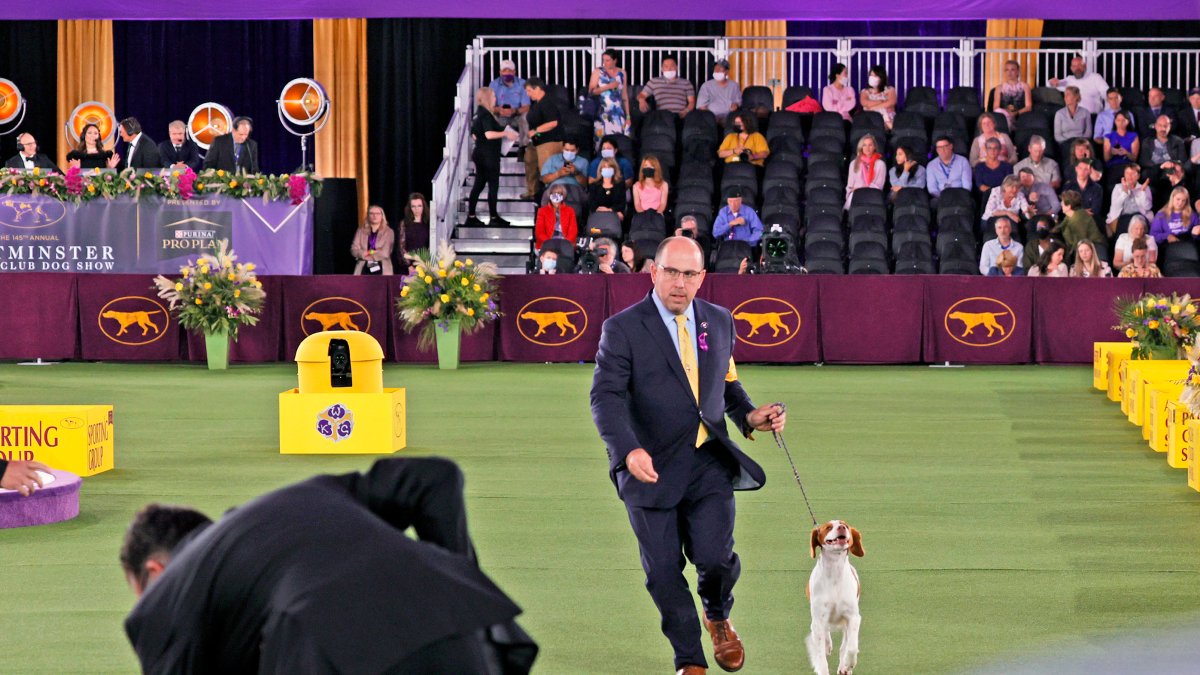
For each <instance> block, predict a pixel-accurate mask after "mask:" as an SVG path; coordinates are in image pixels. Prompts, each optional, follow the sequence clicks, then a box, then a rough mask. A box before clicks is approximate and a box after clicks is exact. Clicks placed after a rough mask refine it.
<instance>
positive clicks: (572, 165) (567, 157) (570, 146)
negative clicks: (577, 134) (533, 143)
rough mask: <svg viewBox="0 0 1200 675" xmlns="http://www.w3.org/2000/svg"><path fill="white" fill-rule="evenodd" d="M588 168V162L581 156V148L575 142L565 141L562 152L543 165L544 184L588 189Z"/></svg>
mask: <svg viewBox="0 0 1200 675" xmlns="http://www.w3.org/2000/svg"><path fill="white" fill-rule="evenodd" d="M587 168H588V164H587V160H585V159H584V158H582V157H580V156H579V146H577V145H575V141H573V140H565V141H563V143H562V152H560V153H558V154H556V155H552V156H550V157H549V158H547V159H546V162H545V163H544V164H542V183H543V184H545V185H578V186H579V187H587Z"/></svg>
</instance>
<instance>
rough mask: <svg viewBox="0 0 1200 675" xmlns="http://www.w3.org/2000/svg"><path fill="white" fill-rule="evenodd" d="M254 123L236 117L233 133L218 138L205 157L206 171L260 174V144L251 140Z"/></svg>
mask: <svg viewBox="0 0 1200 675" xmlns="http://www.w3.org/2000/svg"><path fill="white" fill-rule="evenodd" d="M253 130H254V122H253V121H252V120H251V119H250V118H249V117H236V118H234V120H233V131H231V132H229V133H227V134H224V135H222V136H217V137H216V138H214V139H213V142H212V145H210V146H209V148H208V155H206V156H205V157H204V168H205V169H223V170H225V171H226V172H228V173H238V172H241V173H258V172H259V171H258V143H256V142H254V141H252V140H250V132H251V131H253Z"/></svg>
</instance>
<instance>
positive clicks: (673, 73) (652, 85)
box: [638, 56, 696, 117]
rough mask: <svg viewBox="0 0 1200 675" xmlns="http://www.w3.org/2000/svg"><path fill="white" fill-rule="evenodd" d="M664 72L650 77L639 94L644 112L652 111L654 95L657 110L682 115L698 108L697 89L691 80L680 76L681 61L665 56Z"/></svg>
mask: <svg viewBox="0 0 1200 675" xmlns="http://www.w3.org/2000/svg"><path fill="white" fill-rule="evenodd" d="M660 72H661V73H662V75H661V76H659V77H653V78H650V81H649V82H647V83H646V86H644V87H642V92H641V93H640V94H638V107H639V108H641V110H642V112H650V102H649V98H650V97H651V96H653V97H654V107H655V109H657V110H669V111H671V112H673V113H675V114H677V115H679V116H680V117H687V114H688V113H690V112H691V111H692V110H694V109H695V108H696V89H695V88H694V87H693V86H692V83H691V82H688V81H687V80H685V79H683V78H681V77H679V62H678V61H676V60H675V57H674V56H665V57H663V60H662V70H661V71H660Z"/></svg>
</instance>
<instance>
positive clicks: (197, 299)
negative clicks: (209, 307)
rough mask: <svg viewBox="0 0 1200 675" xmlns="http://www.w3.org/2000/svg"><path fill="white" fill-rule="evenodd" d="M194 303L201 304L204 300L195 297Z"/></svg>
mask: <svg viewBox="0 0 1200 675" xmlns="http://www.w3.org/2000/svg"><path fill="white" fill-rule="evenodd" d="M196 304H197V305H203V304H204V301H203V300H201V299H200V298H196Z"/></svg>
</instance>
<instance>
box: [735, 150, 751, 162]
mask: <svg viewBox="0 0 1200 675" xmlns="http://www.w3.org/2000/svg"><path fill="white" fill-rule="evenodd" d="M738 160H739V161H742V162H749V161H750V151H749V150H743V151H742V152H741V153H740V154H738Z"/></svg>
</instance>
